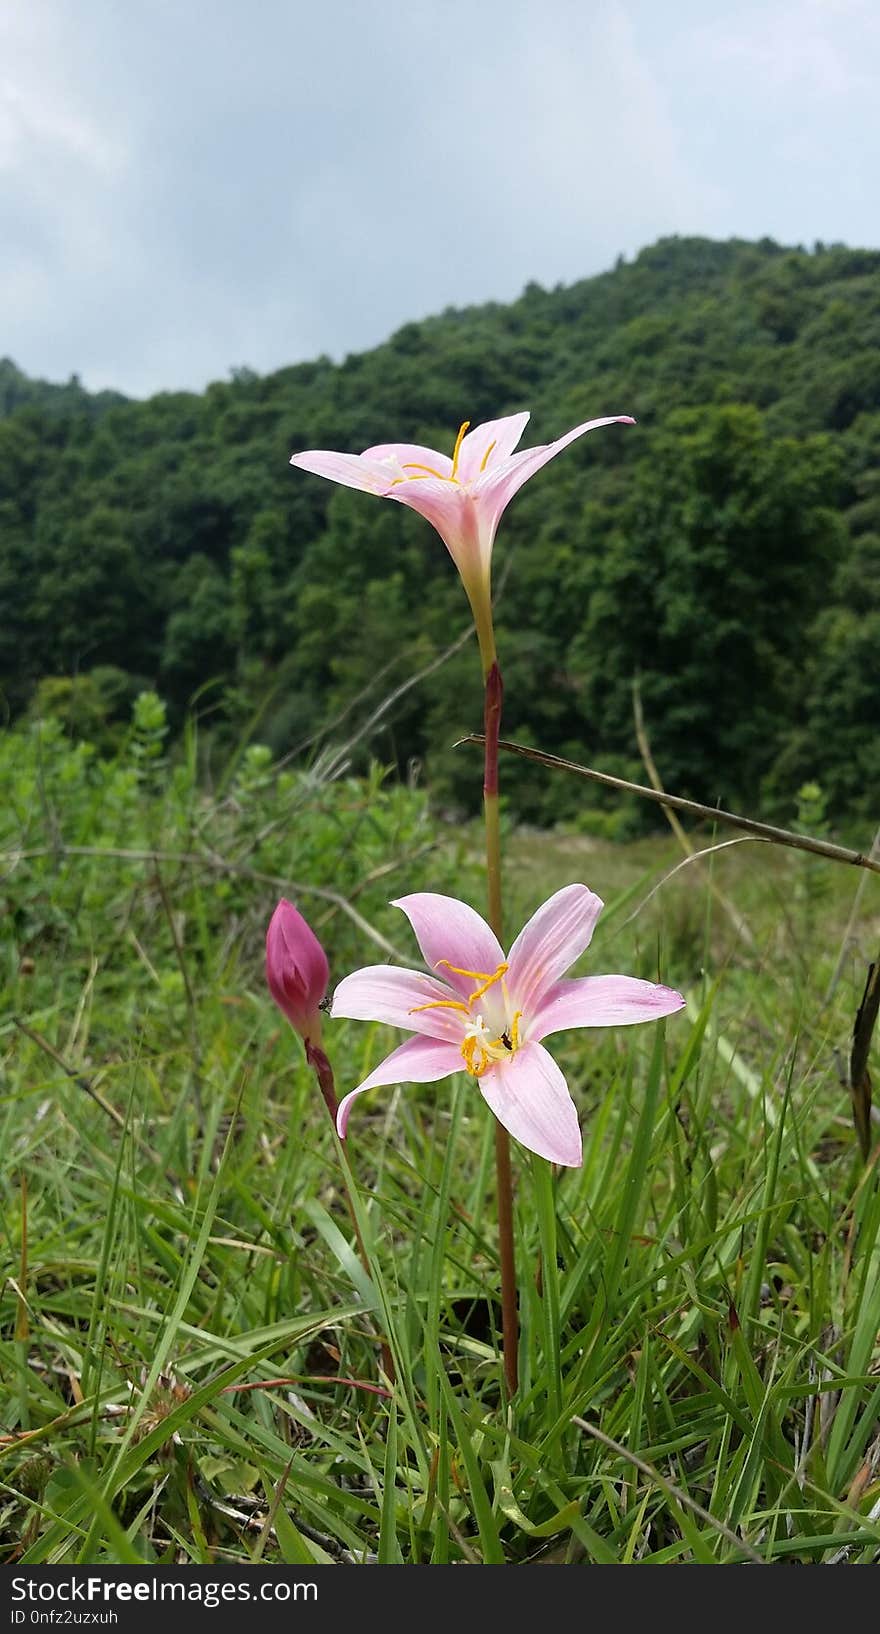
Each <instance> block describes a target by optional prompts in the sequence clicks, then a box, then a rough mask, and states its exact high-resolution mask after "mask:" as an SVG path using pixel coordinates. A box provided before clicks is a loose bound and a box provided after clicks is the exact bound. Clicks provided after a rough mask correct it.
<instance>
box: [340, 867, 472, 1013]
mask: <svg viewBox="0 0 880 1634" xmlns="http://www.w3.org/2000/svg"><path fill="white" fill-rule="evenodd" d="M392 907H394V908H402V909H403V912H404V913H405V914H406V916H407V919H408V920H409V922H410V924H411V925H412V928H413V930H414V931H415V933H416V939H417V941H418V944H419V947H420V948H421V950H422V957H423V958H424V961H425V964H426V965H429V966H430V968H431V969H432V970H436V972H437V974H438V976H441V977H442V978H443V981H444V982H448V983H449V985H450V987H454V988H455V989H456V991H457V992H458V993H461V994H463V995H464V996H465V997H467V995H468V993H473V991H474V990H475V988H476V987H478V986H479V982H477V981H475V980H473V979H472V978H471V977H469V976H457V975H455V974H454V972H453V971H452V970H450V968H449V966H450V965H456V966H457V967H458V968H459V970H476V971H479V972H480V973H481V974H484V975H486V976H492V975H494V973H495V971H496V970H497V969H498V966H499V965H500V964H503V962H504V954H503V953H502V951H501V947H500V944H499V942H498V939H497V937H496V936H495V935H494V934H493V932H492V931H491V930H490V929H489V926H488V925H487V924H486V921H485V919H481V918H480V915H479V914H478V913H475V912H474V910H473V908H469V907H468V905H467V903H466V902H459V901H458V899H457V898H456V897H454V896H438V895H436V894H435V893H434V892H433V891H415V892H414V893H413V895H412V896H401V897H398V899H397V901H396V902H394V903H392ZM447 961H448V962H447ZM344 985H345V983H344V982H343V986H344ZM334 1003H335V1001H334ZM439 1014H440V1015H442V1014H443V1011H442V1010H441V1011H440V1012H439ZM447 1014H449V1015H453V1014H454V1012H453V1011H451V1010H450V1011H448V1012H447ZM407 1025H409V1026H411V1025H412V1023H411V1022H410V1023H407Z"/></svg>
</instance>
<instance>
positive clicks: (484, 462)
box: [480, 437, 498, 471]
mask: <svg viewBox="0 0 880 1634" xmlns="http://www.w3.org/2000/svg"><path fill="white" fill-rule="evenodd" d="M497 441H498V438H497V437H493V438H492V441H491V442H490V444H489V447H488V448H487V449H486V452H485V454H484V455H483V458H482V459H481V460H480V470H481V471H485V469H486V466H487V465H488V464H489V455H490V454H491V452H492V450H493V448H494V447H495V444H496V443H497Z"/></svg>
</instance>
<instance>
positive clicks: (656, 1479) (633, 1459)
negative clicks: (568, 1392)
mask: <svg viewBox="0 0 880 1634" xmlns="http://www.w3.org/2000/svg"><path fill="white" fill-rule="evenodd" d="M571 1422H572V1424H576V1425H577V1427H578V1429H579V1430H583V1431H584V1432H585V1433H586V1434H587V1435H591V1436H592V1437H593V1439H594V1440H595V1441H598V1442H599V1443H600V1444H601V1445H602V1446H603V1447H607V1448H608V1451H609V1452H615V1453H617V1456H618V1458H624V1459H625V1460H626V1462H627V1463H628V1464H632V1466H633V1469H637V1470H638V1471H639V1472H640V1474H642V1475H644V1476H646V1477H647V1479H648V1480H649V1481H653V1483H654V1485H655V1486H658V1487H659V1488H660V1490H661V1492H665V1493H666V1496H667V1498H672V1499H674V1501H675V1502H676V1503H679V1504H683V1505H684V1507H685V1509H690V1510H692V1511H693V1513H694V1514H695V1515H699V1517H700V1520H702V1521H705V1522H706V1524H707V1525H708V1526H711V1527H712V1530H713V1531H714V1532H717V1533H718V1534H719V1536H721V1537H723V1538H725V1539H726V1540H727V1542H728V1543H732V1544H733V1546H734V1548H735V1549H737V1550H738V1551H739V1552H740V1553H742V1554H744V1555H745V1556H746V1557H747V1559H749V1560H750V1561H751V1562H752V1564H753V1565H755V1566H766V1565H767V1561H766V1560H764V1559H763V1558H762V1556H761V1555H759V1554H758V1552H757V1550H756V1549H753V1548H752V1546H751V1544H750V1543H746V1541H745V1539H744V1538H738V1537H737V1535H736V1533H735V1532H732V1531H731V1529H730V1527H729V1526H725V1524H724V1521H720V1520H719V1519H718V1517H717V1515H710V1513H709V1511H708V1509H704V1508H703V1506H702V1504H698V1503H697V1501H696V1499H695V1498H692V1497H690V1495H689V1494H688V1493H687V1492H683V1491H682V1489H681V1487H680V1486H675V1485H674V1483H673V1482H672V1481H667V1479H666V1476H665V1475H661V1474H660V1471H659V1470H658V1469H655V1468H654V1466H653V1464H646V1463H645V1460H644V1459H643V1458H639V1457H638V1455H637V1454H636V1453H634V1452H630V1450H629V1448H628V1447H623V1446H621V1444H620V1442H619V1441H612V1439H611V1436H610V1435H606V1434H605V1432H604V1430H599V1429H597V1428H596V1426H595V1424H588V1423H587V1421H586V1419H585V1418H578V1416H577V1414H575V1415H574V1416H573V1418H572V1421H571Z"/></svg>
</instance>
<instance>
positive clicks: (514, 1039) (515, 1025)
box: [510, 1010, 522, 1050]
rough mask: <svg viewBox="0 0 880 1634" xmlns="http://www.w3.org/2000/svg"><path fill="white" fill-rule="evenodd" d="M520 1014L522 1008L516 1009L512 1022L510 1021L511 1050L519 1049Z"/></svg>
mask: <svg viewBox="0 0 880 1634" xmlns="http://www.w3.org/2000/svg"><path fill="white" fill-rule="evenodd" d="M521 1016H522V1010H517V1012H516V1014H515V1015H514V1018H513V1020H512V1022H511V1023H510V1048H511V1049H512V1050H516V1049H519V1024H520V1018H521Z"/></svg>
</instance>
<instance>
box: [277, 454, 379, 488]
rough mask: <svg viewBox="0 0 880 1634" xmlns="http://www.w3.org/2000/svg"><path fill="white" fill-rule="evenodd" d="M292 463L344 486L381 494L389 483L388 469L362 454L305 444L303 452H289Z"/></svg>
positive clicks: (302, 469)
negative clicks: (344, 452) (346, 452)
mask: <svg viewBox="0 0 880 1634" xmlns="http://www.w3.org/2000/svg"><path fill="white" fill-rule="evenodd" d="M290 463H291V465H297V466H299V468H300V470H301V471H311V472H312V473H313V475H314V476H316V477H328V478H329V479H330V481H331V482H341V483H342V485H343V487H344V488H363V489H365V490H366V491H367V493H370V494H382V493H384V491H385V489H386V487H387V486H388V472H387V470H383V468H382V466H381V465H379V464H378V462H374V461H372V460H368V459H365V457H364V455H363V454H337V453H336V452H335V451H334V450H333V449H330V448H307V449H306V450H305V451H304V452H303V453H302V454H292V455H291V457H290Z"/></svg>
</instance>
